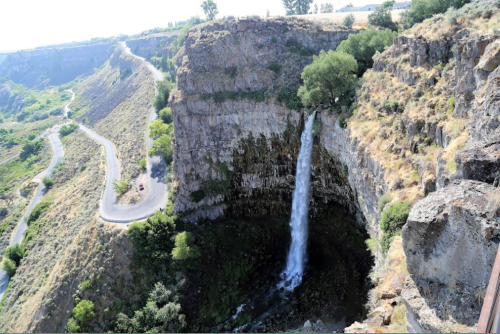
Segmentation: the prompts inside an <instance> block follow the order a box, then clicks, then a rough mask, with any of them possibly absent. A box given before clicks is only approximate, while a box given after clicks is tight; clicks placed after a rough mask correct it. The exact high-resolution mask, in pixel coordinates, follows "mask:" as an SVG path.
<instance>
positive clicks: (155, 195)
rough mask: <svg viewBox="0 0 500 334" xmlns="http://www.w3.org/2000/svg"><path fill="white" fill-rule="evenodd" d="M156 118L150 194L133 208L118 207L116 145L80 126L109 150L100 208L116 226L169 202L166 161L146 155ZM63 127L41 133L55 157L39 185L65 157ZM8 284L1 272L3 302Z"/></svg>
mask: <svg viewBox="0 0 500 334" xmlns="http://www.w3.org/2000/svg"><path fill="white" fill-rule="evenodd" d="M120 44H121V46H122V47H123V48H124V51H125V52H126V53H128V54H129V55H131V56H133V57H135V58H138V59H140V60H142V61H144V62H146V65H147V67H148V69H149V70H150V71H151V73H152V74H153V75H154V78H155V79H156V80H163V74H162V73H161V72H160V71H158V70H157V69H156V68H155V67H154V66H153V65H152V64H150V63H149V62H147V61H146V60H145V59H144V58H142V57H138V56H136V55H133V54H132V53H131V52H130V49H129V48H128V47H127V46H126V44H125V42H121V43H120ZM67 91H68V92H70V93H71V94H72V96H71V100H70V101H69V103H68V104H66V105H65V106H64V116H65V117H67V115H68V111H69V110H70V109H69V106H70V104H71V103H72V102H73V100H74V99H75V93H74V92H73V91H72V90H71V89H68V90H67ZM157 117H158V116H157V115H156V112H155V110H154V108H152V109H151V112H150V116H149V118H148V121H147V127H146V131H145V137H146V147H145V149H146V156H147V173H148V177H147V180H146V182H145V183H146V187H148V194H147V195H146V197H145V198H143V199H142V200H140V202H138V203H137V204H134V205H119V204H118V203H117V199H116V194H115V191H114V189H113V182H114V180H119V179H120V164H119V162H118V159H117V157H116V151H115V147H114V145H113V143H111V142H110V141H109V140H107V139H106V138H104V137H102V136H100V135H98V134H97V133H95V132H94V131H92V130H90V129H89V128H87V127H86V126H84V125H81V124H80V129H81V130H82V131H84V132H85V133H86V134H87V135H88V136H90V137H91V138H92V139H94V140H96V141H97V142H99V143H100V144H102V145H103V146H104V149H105V150H106V186H105V189H104V191H103V195H102V199H101V203H100V207H99V214H100V216H101V218H102V219H103V220H105V221H108V222H115V223H129V222H132V221H136V220H142V219H146V218H148V217H150V216H152V215H154V213H155V212H156V211H158V210H159V209H160V208H164V207H165V205H166V203H167V200H168V189H167V182H166V175H167V172H168V170H167V166H166V164H165V162H164V161H163V159H161V158H160V157H158V156H154V157H149V155H148V154H147V152H148V151H149V149H150V148H151V147H152V146H153V139H152V138H149V125H150V124H151V122H153V121H154V120H155V119H156V118H157ZM61 125H62V124H59V125H56V126H53V127H52V128H50V129H48V130H46V132H44V134H42V136H43V135H45V134H48V136H49V140H50V144H51V146H52V150H53V151H54V155H53V156H52V159H51V161H50V165H49V167H48V168H47V169H46V170H44V171H43V172H41V173H40V174H38V175H36V176H35V177H34V178H33V182H38V183H40V181H41V180H42V179H43V177H44V176H45V175H47V174H49V173H50V172H51V171H52V169H53V168H54V166H55V165H56V163H57V161H58V159H59V158H61V157H63V156H64V149H63V145H62V143H61V140H60V139H59V128H60V127H61ZM15 157H17V155H16V156H12V157H10V158H9V159H8V160H10V159H14V158H15ZM4 162H6V161H5V160H4V161H2V162H1V163H4ZM45 192H46V187H45V185H44V184H43V183H40V186H39V187H38V189H37V191H36V193H35V195H34V196H33V199H32V200H31V203H30V204H29V206H28V208H27V210H26V211H25V213H24V215H23V216H22V218H21V220H20V221H19V222H18V225H17V227H16V230H15V232H14V234H13V235H12V238H11V241H10V246H13V245H15V244H17V243H19V244H20V243H21V242H22V240H23V236H24V232H25V231H26V229H27V227H28V226H27V224H26V220H27V218H28V216H29V215H30V213H31V211H32V210H33V208H34V207H35V206H36V205H37V204H38V203H39V202H40V200H41V199H42V197H43V195H44V194H45ZM8 282H9V276H8V275H7V273H6V272H5V271H4V270H2V269H0V300H1V299H2V297H3V295H4V292H5V289H6V288H7V284H8Z"/></svg>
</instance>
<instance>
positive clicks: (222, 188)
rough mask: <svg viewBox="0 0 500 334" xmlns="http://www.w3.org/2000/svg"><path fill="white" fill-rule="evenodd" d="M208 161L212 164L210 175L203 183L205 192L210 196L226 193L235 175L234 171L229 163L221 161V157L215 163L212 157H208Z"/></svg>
mask: <svg viewBox="0 0 500 334" xmlns="http://www.w3.org/2000/svg"><path fill="white" fill-rule="evenodd" d="M207 162H208V163H209V164H210V176H209V177H208V180H206V181H205V182H204V183H203V190H204V192H205V193H206V194H207V195H210V196H216V195H226V194H227V192H228V191H229V187H230V186H231V179H232V177H233V173H232V172H231V171H230V170H229V165H228V164H227V163H225V162H221V161H219V159H217V161H215V163H214V161H213V160H212V158H211V157H209V158H208V159H207ZM214 174H215V176H214ZM218 176H219V177H218Z"/></svg>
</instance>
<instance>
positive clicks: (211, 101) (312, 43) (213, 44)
mask: <svg viewBox="0 0 500 334" xmlns="http://www.w3.org/2000/svg"><path fill="white" fill-rule="evenodd" d="M351 32H352V31H350V30H346V29H345V28H341V27H339V26H336V25H332V26H319V25H317V24H314V23H311V22H307V21H302V20H297V19H286V20H285V19H277V20H260V19H248V20H228V21H223V22H222V23H221V22H217V23H212V24H207V25H202V26H198V27H195V28H194V29H192V30H190V32H189V35H188V36H187V39H186V43H185V46H184V48H183V49H182V50H181V52H180V54H179V55H178V56H177V61H178V66H179V69H178V77H177V90H176V91H174V92H173V93H172V100H171V103H170V105H171V107H172V110H173V114H174V123H175V150H174V152H175V159H174V177H175V182H174V186H175V205H176V210H177V212H180V213H184V215H185V216H186V218H187V219H189V220H195V219H199V218H210V219H214V218H216V217H219V216H222V215H224V214H228V215H231V214H234V215H240V214H267V215H281V214H288V213H289V212H290V205H291V193H292V189H293V187H294V184H295V181H294V179H295V164H296V160H297V155H298V152H299V148H300V134H301V131H302V127H303V117H304V115H303V114H302V113H301V112H297V111H296V110H290V103H293V102H294V101H293V100H292V99H290V96H291V97H292V98H293V89H295V90H296V89H297V87H298V85H299V80H300V73H301V69H302V68H303V67H304V66H305V65H306V64H308V63H310V62H311V61H312V54H316V53H318V52H319V51H320V50H323V49H326V50H328V49H335V48H336V47H337V46H338V44H339V43H340V41H342V40H343V39H345V38H347V36H348V35H349V33H351ZM290 92H292V93H290ZM287 94H288V95H287ZM287 99H288V100H287ZM279 101H282V102H279ZM287 101H288V102H287ZM287 104H288V108H287ZM313 161H314V163H313V174H312V175H313V176H312V185H313V186H312V198H311V202H312V207H313V210H312V212H313V214H314V213H315V209H316V208H320V207H321V206H323V205H327V204H328V203H329V202H331V201H335V202H340V203H343V204H345V205H346V206H349V205H350V206H351V209H352V211H354V205H353V204H352V203H353V202H354V201H353V198H352V193H351V190H350V188H349V187H348V185H347V182H345V175H346V173H344V172H343V166H342V165H341V164H340V163H338V162H337V161H336V160H335V159H333V158H332V157H330V156H329V155H328V154H326V151H325V150H324V149H321V148H320V147H317V149H315V151H314V153H313ZM243 201H244V202H245V204H244V205H242V203H243Z"/></svg>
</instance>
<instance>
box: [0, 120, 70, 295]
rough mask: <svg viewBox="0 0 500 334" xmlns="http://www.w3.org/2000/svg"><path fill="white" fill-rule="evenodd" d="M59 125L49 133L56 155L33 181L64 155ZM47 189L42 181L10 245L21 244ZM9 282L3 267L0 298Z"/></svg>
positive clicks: (51, 167)
mask: <svg viewBox="0 0 500 334" xmlns="http://www.w3.org/2000/svg"><path fill="white" fill-rule="evenodd" d="M59 127H60V126H54V127H52V128H51V132H50V133H49V140H50V145H51V146H52V151H54V155H53V156H52V159H51V160H50V164H49V167H48V168H47V169H46V170H44V171H43V172H41V173H40V174H38V175H36V176H35V177H34V178H33V182H40V181H41V180H42V179H43V178H44V177H45V176H46V175H47V174H49V173H50V172H51V171H52V169H53V168H54V166H55V165H56V163H57V160H59V158H61V157H63V156H64V149H63V145H62V143H61V140H60V139H59V132H58V131H59ZM46 191H47V188H46V187H45V185H44V184H43V183H40V185H39V186H38V189H37V191H36V193H35V195H34V196H33V199H32V200H31V203H30V204H29V205H28V208H27V209H26V211H25V213H24V215H23V216H22V217H21V220H20V221H19V223H18V225H17V227H16V230H15V231H14V234H13V235H12V238H11V240H10V244H9V246H14V245H15V244H20V243H21V241H23V236H24V232H26V229H27V228H28V225H27V224H26V220H27V219H28V216H29V215H30V213H31V211H32V210H33V208H34V207H35V206H36V205H37V204H38V203H39V202H40V200H41V199H42V197H43V195H44V194H45V193H46ZM8 283H9V275H7V273H6V272H5V271H4V270H3V269H0V300H1V299H2V297H3V294H4V292H5V289H6V288H7V284H8Z"/></svg>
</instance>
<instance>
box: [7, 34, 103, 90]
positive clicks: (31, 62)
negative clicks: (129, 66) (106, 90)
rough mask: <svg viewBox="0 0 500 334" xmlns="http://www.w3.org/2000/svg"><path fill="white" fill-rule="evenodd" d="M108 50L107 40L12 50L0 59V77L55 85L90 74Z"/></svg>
mask: <svg viewBox="0 0 500 334" xmlns="http://www.w3.org/2000/svg"><path fill="white" fill-rule="evenodd" d="M112 52H113V46H112V45H111V44H96V45H89V46H79V47H70V48H61V49H47V50H32V51H20V52H15V53H11V54H8V55H7V57H6V59H5V60H4V61H2V62H1V63H0V77H3V76H8V77H10V79H12V80H13V81H14V82H16V83H21V84H23V85H25V86H27V87H30V88H43V87H46V86H49V85H53V86H58V85H62V84H64V83H67V82H70V81H71V80H73V79H75V78H76V77H78V76H80V75H89V74H92V73H93V72H94V68H99V67H101V65H102V64H103V63H104V62H105V61H106V60H107V59H108V58H109V56H110V55H111V53H112Z"/></svg>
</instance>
